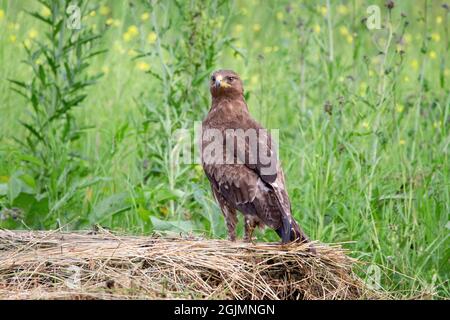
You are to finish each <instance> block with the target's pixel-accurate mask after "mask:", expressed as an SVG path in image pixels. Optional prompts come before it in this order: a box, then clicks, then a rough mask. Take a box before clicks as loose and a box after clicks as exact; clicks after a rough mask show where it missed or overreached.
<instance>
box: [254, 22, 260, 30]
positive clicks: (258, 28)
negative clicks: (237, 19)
mask: <svg viewBox="0 0 450 320" xmlns="http://www.w3.org/2000/svg"><path fill="white" fill-rule="evenodd" d="M260 30H261V25H260V24H259V23H255V24H254V25H253V31H255V32H259V31H260Z"/></svg>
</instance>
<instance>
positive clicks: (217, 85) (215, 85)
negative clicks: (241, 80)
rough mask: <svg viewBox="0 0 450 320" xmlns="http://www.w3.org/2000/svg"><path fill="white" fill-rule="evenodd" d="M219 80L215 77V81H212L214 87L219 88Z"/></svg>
mask: <svg viewBox="0 0 450 320" xmlns="http://www.w3.org/2000/svg"><path fill="white" fill-rule="evenodd" d="M220 82H221V80H220V79H216V82H214V87H215V88H216V89H218V88H220Z"/></svg>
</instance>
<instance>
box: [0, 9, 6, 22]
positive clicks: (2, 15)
mask: <svg viewBox="0 0 450 320" xmlns="http://www.w3.org/2000/svg"><path fill="white" fill-rule="evenodd" d="M4 17H5V11H3V10H2V9H0V20H3V18H4Z"/></svg>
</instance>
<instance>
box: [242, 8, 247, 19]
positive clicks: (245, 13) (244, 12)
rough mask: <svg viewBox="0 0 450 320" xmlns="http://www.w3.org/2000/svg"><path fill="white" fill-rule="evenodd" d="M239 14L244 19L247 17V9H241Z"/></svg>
mask: <svg viewBox="0 0 450 320" xmlns="http://www.w3.org/2000/svg"><path fill="white" fill-rule="evenodd" d="M241 14H242V15H243V16H244V17H246V16H248V10H247V8H242V9H241Z"/></svg>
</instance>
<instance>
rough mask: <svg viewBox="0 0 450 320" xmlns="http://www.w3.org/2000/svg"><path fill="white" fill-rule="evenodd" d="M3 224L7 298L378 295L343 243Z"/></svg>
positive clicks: (0, 276)
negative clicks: (280, 242) (294, 242)
mask: <svg viewBox="0 0 450 320" xmlns="http://www.w3.org/2000/svg"><path fill="white" fill-rule="evenodd" d="M316 248H317V254H316V255H313V254H311V253H310V252H309V251H308V250H307V247H306V246H304V245H298V244H297V245H289V246H280V245H277V244H267V243H264V244H263V243H258V244H255V245H254V244H246V243H240V242H237V243H230V242H228V241H224V240H205V239H200V238H194V237H184V238H170V237H143V236H140V237H138V236H118V235H114V234H112V233H109V232H106V231H104V230H103V231H101V232H100V233H96V234H89V233H87V232H77V233H63V232H59V231H52V232H48V231H38V232H28V231H8V230H0V298H2V299H97V298H98V299H166V298H186V299H367V298H369V299H373V298H378V297H380V295H379V294H378V293H376V292H373V291H371V290H368V289H367V288H366V287H365V286H364V283H363V282H362V281H361V280H360V279H359V278H358V277H357V276H356V275H355V274H354V273H353V272H352V265H353V263H354V262H355V261H354V260H352V259H351V258H349V257H348V256H346V255H345V254H344V252H343V250H342V249H341V248H340V247H339V246H336V245H334V246H328V245H318V244H316Z"/></svg>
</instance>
